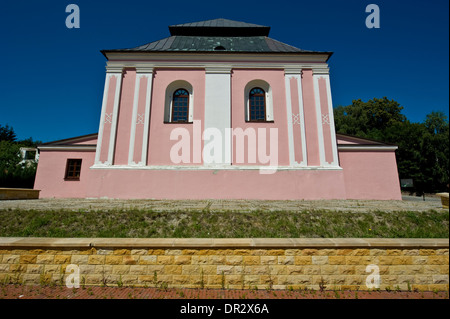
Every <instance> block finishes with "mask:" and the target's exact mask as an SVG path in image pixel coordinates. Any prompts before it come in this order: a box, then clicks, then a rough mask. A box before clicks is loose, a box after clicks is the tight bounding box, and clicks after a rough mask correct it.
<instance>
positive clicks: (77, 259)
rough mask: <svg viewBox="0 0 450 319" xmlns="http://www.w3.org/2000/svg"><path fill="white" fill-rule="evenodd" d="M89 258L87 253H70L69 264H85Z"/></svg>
mask: <svg viewBox="0 0 450 319" xmlns="http://www.w3.org/2000/svg"><path fill="white" fill-rule="evenodd" d="M88 260H89V256H88V255H72V256H71V259H70V263H71V264H75V265H82V264H87V263H88Z"/></svg>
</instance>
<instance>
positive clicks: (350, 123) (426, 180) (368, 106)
mask: <svg viewBox="0 0 450 319" xmlns="http://www.w3.org/2000/svg"><path fill="white" fill-rule="evenodd" d="M402 110H403V107H402V106H400V104H399V103H397V102H395V101H394V100H388V99H387V98H386V97H384V98H383V99H377V98H374V99H373V100H369V101H367V102H363V101H361V100H354V101H353V102H352V104H351V105H348V106H338V107H337V108H335V110H334V116H335V123H336V132H338V133H342V134H348V135H354V136H358V137H362V138H368V139H374V140H378V141H382V142H385V143H392V144H395V145H398V150H397V153H396V154H397V165H398V172H399V176H400V178H412V179H413V181H414V190H415V191H416V193H418V194H422V193H424V192H437V191H445V190H448V182H449V123H448V119H447V117H446V115H445V114H444V113H442V112H431V113H430V114H428V115H427V117H426V119H425V121H424V122H423V123H411V122H410V121H408V120H407V119H406V117H405V116H404V115H402V114H401V111H402Z"/></svg>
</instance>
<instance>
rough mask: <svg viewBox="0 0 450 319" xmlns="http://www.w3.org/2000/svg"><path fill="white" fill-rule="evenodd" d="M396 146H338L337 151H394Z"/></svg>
mask: <svg viewBox="0 0 450 319" xmlns="http://www.w3.org/2000/svg"><path fill="white" fill-rule="evenodd" d="M396 149H398V146H395V145H338V150H339V151H347V152H351V151H355V152H360V151H374V152H377V151H395V150H396Z"/></svg>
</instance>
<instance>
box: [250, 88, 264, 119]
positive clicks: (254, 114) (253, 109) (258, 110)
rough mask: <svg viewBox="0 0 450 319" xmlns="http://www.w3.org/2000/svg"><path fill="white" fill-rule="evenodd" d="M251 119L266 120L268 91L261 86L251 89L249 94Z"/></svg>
mask: <svg viewBox="0 0 450 319" xmlns="http://www.w3.org/2000/svg"><path fill="white" fill-rule="evenodd" d="M248 100H249V113H250V116H249V121H255V122H259V121H266V92H265V91H264V90H263V89H261V88H259V87H256V88H253V89H251V90H250V93H249V96H248Z"/></svg>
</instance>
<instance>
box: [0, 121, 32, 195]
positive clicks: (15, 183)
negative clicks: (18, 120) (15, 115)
mask: <svg viewBox="0 0 450 319" xmlns="http://www.w3.org/2000/svg"><path fill="white" fill-rule="evenodd" d="M37 143H40V142H38V141H33V139H32V138H31V137H30V138H29V139H26V140H23V141H16V134H15V133H14V130H13V128H12V127H9V126H8V125H6V126H5V127H3V126H1V125H0V187H12V188H33V186H34V178H35V175H36V168H37V165H36V163H34V162H28V163H26V164H20V162H21V160H22V158H21V156H20V148H21V147H36V144H37Z"/></svg>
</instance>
